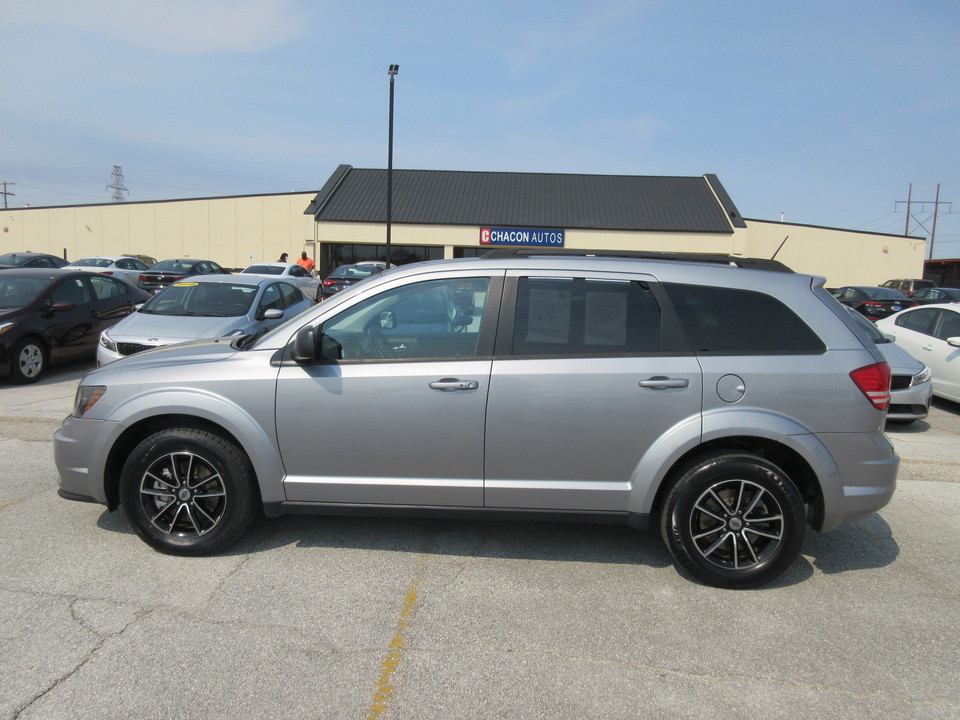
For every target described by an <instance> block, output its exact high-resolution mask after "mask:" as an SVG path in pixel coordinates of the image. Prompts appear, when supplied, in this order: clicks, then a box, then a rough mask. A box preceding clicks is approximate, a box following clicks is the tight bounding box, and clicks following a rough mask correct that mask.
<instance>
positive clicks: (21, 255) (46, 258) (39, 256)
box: [0, 252, 67, 270]
mask: <svg viewBox="0 0 960 720" xmlns="http://www.w3.org/2000/svg"><path fill="white" fill-rule="evenodd" d="M66 264H67V261H66V260H64V259H63V258H62V257H57V256H56V255H49V254H47V253H37V252H12V253H4V254H3V255H0V269H4V270H6V269H7V268H62V267H63V266H64V265H66Z"/></svg>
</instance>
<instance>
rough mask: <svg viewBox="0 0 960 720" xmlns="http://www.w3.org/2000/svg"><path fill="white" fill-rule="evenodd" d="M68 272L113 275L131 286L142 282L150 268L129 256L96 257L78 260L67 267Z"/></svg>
mask: <svg viewBox="0 0 960 720" xmlns="http://www.w3.org/2000/svg"><path fill="white" fill-rule="evenodd" d="M65 267H66V268H67V269H68V270H83V271H85V272H98V273H103V274H104V275H113V277H118V278H120V279H121V280H126V281H127V282H128V283H130V284H131V285H136V284H138V283H139V282H140V274H141V273H142V272H143V271H144V270H148V269H149V267H148V266H147V265H146V264H145V263H143V262H141V261H140V260H137V258H135V257H130V256H129V255H95V256H92V257H85V258H80V259H79V260H76V261H75V262H72V263H70V264H69V265H66V266H65Z"/></svg>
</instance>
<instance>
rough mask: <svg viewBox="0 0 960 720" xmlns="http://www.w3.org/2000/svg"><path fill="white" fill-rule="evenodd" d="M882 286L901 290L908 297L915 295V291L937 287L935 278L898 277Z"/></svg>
mask: <svg viewBox="0 0 960 720" xmlns="http://www.w3.org/2000/svg"><path fill="white" fill-rule="evenodd" d="M880 287H885V288H890V289H891V290H899V291H900V292H902V293H903V294H904V295H906V296H907V297H913V295H914V293H916V292H917V291H918V290H922V289H923V288H930V287H936V283H935V282H934V281H933V280H921V279H919V278H898V279H896V280H887V281H886V282H885V283H882V284H881V285H880Z"/></svg>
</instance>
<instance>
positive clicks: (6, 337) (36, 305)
mask: <svg viewBox="0 0 960 720" xmlns="http://www.w3.org/2000/svg"><path fill="white" fill-rule="evenodd" d="M149 297H150V295H149V294H148V293H146V292H144V291H143V290H140V289H139V288H136V287H134V286H133V285H131V284H130V283H127V282H124V281H123V280H118V279H117V278H114V277H110V276H108V275H101V274H100V273H89V272H83V271H81V270H60V269H58V268H51V269H42V268H29V269H24V270H19V269H15V270H5V271H4V272H2V273H0V376H4V375H5V376H8V377H9V379H10V380H11V381H12V382H17V383H31V382H35V381H37V380H39V379H40V376H41V375H42V374H43V373H44V371H45V370H46V369H47V366H49V365H52V364H54V363H57V362H61V361H66V360H74V359H77V358H81V357H87V356H89V357H93V356H94V355H95V354H96V350H97V341H98V340H99V338H100V333H101V332H102V331H103V330H105V329H106V328H108V327H110V326H111V325H113V324H114V323H116V322H117V321H119V320H121V319H123V318H124V317H126V316H127V315H129V314H130V313H132V312H133V311H134V308H135V307H136V305H138V304H139V303H142V302H145V301H146V300H147V299H149Z"/></svg>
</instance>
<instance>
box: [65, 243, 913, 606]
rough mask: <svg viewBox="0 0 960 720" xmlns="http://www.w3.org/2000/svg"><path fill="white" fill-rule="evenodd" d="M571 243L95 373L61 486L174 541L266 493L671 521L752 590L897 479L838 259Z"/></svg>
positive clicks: (194, 543)
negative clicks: (620, 251)
mask: <svg viewBox="0 0 960 720" xmlns="http://www.w3.org/2000/svg"><path fill="white" fill-rule="evenodd" d="M543 253H547V254H543ZM562 253H563V251H555V250H549V251H548V250H544V251H539V252H538V251H536V250H526V251H523V250H520V251H517V250H515V251H510V252H505V251H500V252H499V253H494V254H493V255H492V256H490V257H481V258H469V259H462V260H448V261H437V262H427V263H418V264H412V265H406V266H403V267H400V268H396V269H393V270H389V271H387V272H385V273H383V274H380V275H378V276H376V277H373V278H370V279H369V280H367V281H365V282H363V283H359V284H357V285H356V286H354V287H353V288H350V289H349V290H346V291H344V292H342V293H338V294H337V295H336V296H335V297H334V298H332V299H330V300H327V301H325V302H323V303H322V304H320V305H318V306H316V307H315V308H313V309H312V310H310V311H308V312H306V313H304V314H302V315H300V316H298V317H296V318H294V319H293V320H292V321H290V322H288V323H286V324H284V325H282V326H280V327H278V328H276V329H275V330H273V331H272V332H270V333H268V334H266V335H265V336H263V337H260V338H246V339H238V340H236V341H234V342H224V341H222V340H221V341H206V342H197V343H191V344H185V345H180V346H177V347H171V348H166V349H161V350H156V351H152V352H149V353H144V354H141V355H136V356H133V357H130V358H127V359H126V360H124V361H123V362H120V363H116V364H114V365H110V366H107V367H105V368H102V369H100V370H96V371H94V372H92V373H90V374H89V375H88V376H87V377H86V378H84V380H83V381H82V382H81V383H80V387H79V389H78V392H77V398H76V405H75V409H74V411H73V413H72V414H71V415H70V416H69V417H68V418H67V419H66V420H65V421H64V423H63V425H62V427H61V428H60V430H59V431H58V432H57V433H56V436H55V455H56V463H57V467H58V468H59V472H60V494H61V495H62V496H63V497H65V498H69V499H73V500H85V501H93V502H97V503H102V504H105V505H106V506H107V507H109V508H110V509H115V508H117V507H122V509H123V511H124V513H125V515H126V517H127V519H128V521H129V523H130V525H131V526H132V527H133V529H134V530H135V531H136V532H137V533H138V534H139V535H140V537H141V538H142V539H143V540H144V541H145V542H147V543H148V544H150V545H151V546H152V547H154V548H156V549H157V550H159V551H161V552H166V553H173V554H181V555H200V554H207V553H213V552H218V551H222V550H224V549H225V548H227V547H229V546H230V545H232V544H233V543H235V542H236V541H237V540H238V539H239V538H240V537H241V536H242V535H243V534H244V532H245V530H246V529H247V527H248V526H249V524H250V523H251V521H252V519H253V518H254V517H255V515H256V514H257V512H258V511H259V509H261V508H262V509H263V510H265V512H266V513H267V515H269V516H278V515H281V514H283V513H304V512H306V513H318V514H324V513H327V514H330V513H336V514H345V513H346V514H351V513H354V514H397V515H405V514H412V515H416V516H431V515H434V516H450V515H455V516H458V517H475V516H487V517H515V518H521V519H525V518H553V519H558V518H559V519H583V520H588V521H600V522H615V523H624V524H627V525H631V526H633V527H637V528H643V527H645V526H647V525H648V524H654V525H655V526H657V527H659V528H660V532H661V535H662V537H663V540H664V542H665V543H666V545H667V547H668V548H669V550H670V552H671V553H672V554H673V556H674V558H675V560H676V562H677V564H678V566H679V567H680V568H682V569H683V570H684V571H686V572H688V573H689V574H691V575H692V576H693V577H695V578H697V579H699V580H700V581H703V582H706V583H709V584H712V585H716V586H721V587H737V588H744V587H754V586H758V585H761V584H764V583H767V582H769V581H771V580H773V579H774V578H776V577H777V576H778V575H780V574H781V573H782V572H783V571H784V570H785V569H786V568H787V567H789V566H790V565H791V563H793V562H794V560H795V559H796V557H797V555H798V553H799V550H800V547H801V545H802V543H803V539H804V532H805V527H806V526H807V525H809V526H811V527H812V528H813V529H814V530H816V531H820V532H826V531H828V530H831V529H833V528H835V527H837V526H839V525H841V524H842V523H849V522H853V521H856V520H858V519H860V518H862V517H865V516H867V515H869V514H871V513H873V512H875V511H876V510H878V509H879V508H881V507H883V506H884V505H885V504H886V503H887V502H888V501H889V500H890V498H891V497H892V495H893V492H894V487H895V484H896V474H897V467H898V458H897V456H896V454H895V453H894V451H893V447H892V446H891V444H890V442H889V441H888V440H887V439H886V437H885V436H884V435H883V432H882V428H883V425H884V420H885V417H886V411H887V407H888V404H889V402H890V368H889V366H888V365H887V363H886V362H885V361H884V360H883V356H882V355H881V354H880V352H879V350H878V349H877V346H876V345H875V344H874V343H873V342H872V341H871V339H870V338H869V337H868V336H867V335H866V334H865V333H864V332H863V329H862V328H861V327H860V326H858V325H857V324H856V323H855V322H854V320H853V319H852V318H851V317H850V316H849V313H848V312H847V311H846V310H844V308H843V307H842V306H841V305H840V304H839V303H837V302H836V301H835V300H834V299H833V298H832V297H831V296H830V295H829V294H828V293H827V292H826V291H825V290H824V289H823V279H822V278H815V277H811V276H806V275H800V274H794V273H792V272H790V271H789V270H787V269H786V268H784V267H783V266H782V265H780V264H779V263H774V262H771V261H750V260H747V259H744V258H730V257H719V258H718V257H715V256H696V257H693V258H687V257H680V256H678V257H676V258H673V259H663V256H662V255H658V256H657V258H655V259H651V258H648V257H644V256H642V255H640V254H638V255H636V256H632V257H580V256H567V255H564V254H562ZM842 541H843V536H840V538H838V540H837V542H842Z"/></svg>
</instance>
